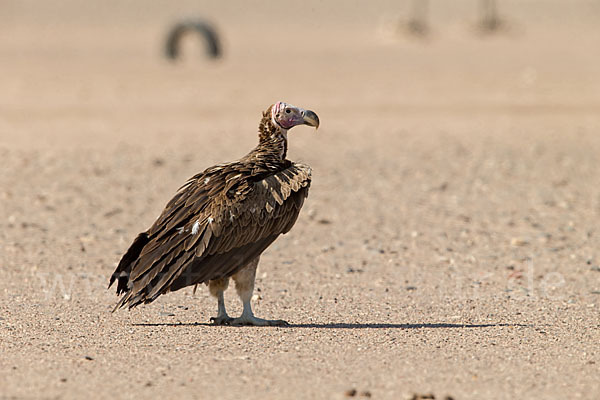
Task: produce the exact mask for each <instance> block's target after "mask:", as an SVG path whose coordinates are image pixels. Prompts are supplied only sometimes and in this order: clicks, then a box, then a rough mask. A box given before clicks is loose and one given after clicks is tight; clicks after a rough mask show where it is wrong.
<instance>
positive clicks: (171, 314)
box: [158, 311, 175, 317]
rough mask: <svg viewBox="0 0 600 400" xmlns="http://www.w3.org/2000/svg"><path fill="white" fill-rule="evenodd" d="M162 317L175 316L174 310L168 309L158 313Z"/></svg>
mask: <svg viewBox="0 0 600 400" xmlns="http://www.w3.org/2000/svg"><path fill="white" fill-rule="evenodd" d="M158 314H159V315H160V316H161V317H174V316H175V314H173V313H172V312H168V311H161V312H159V313H158Z"/></svg>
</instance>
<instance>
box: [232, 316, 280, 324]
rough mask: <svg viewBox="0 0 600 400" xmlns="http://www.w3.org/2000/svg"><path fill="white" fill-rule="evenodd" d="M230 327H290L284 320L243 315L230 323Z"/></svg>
mask: <svg viewBox="0 0 600 400" xmlns="http://www.w3.org/2000/svg"><path fill="white" fill-rule="evenodd" d="M229 325H232V326H244V325H251V326H287V325H289V324H288V323H287V322H286V321H284V320H282V319H262V318H256V317H255V316H244V315H242V316H241V317H239V318H234V319H232V320H231V321H229Z"/></svg>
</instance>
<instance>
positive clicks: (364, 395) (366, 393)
mask: <svg viewBox="0 0 600 400" xmlns="http://www.w3.org/2000/svg"><path fill="white" fill-rule="evenodd" d="M360 395H361V396H362V397H368V398H370V397H371V392H369V391H368V390H365V391H364V392H362V393H361V394H360Z"/></svg>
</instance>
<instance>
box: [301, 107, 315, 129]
mask: <svg viewBox="0 0 600 400" xmlns="http://www.w3.org/2000/svg"><path fill="white" fill-rule="evenodd" d="M302 117H303V122H302V123H303V124H304V125H308V126H313V127H315V128H318V127H319V117H318V116H317V114H315V113H314V112H313V111H310V110H304V111H303V112H302Z"/></svg>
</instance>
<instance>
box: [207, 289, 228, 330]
mask: <svg viewBox="0 0 600 400" xmlns="http://www.w3.org/2000/svg"><path fill="white" fill-rule="evenodd" d="M228 286H229V278H221V279H215V280H214V281H208V290H209V291H210V294H212V295H213V296H214V297H216V298H217V301H218V304H219V309H218V314H217V316H216V317H211V319H210V320H211V321H212V322H214V324H215V325H228V324H229V322H231V320H232V318H231V317H230V316H229V315H227V311H226V310H225V298H224V297H223V292H224V291H225V290H226V289H227V287H228Z"/></svg>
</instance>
